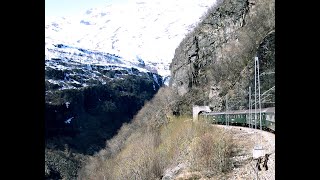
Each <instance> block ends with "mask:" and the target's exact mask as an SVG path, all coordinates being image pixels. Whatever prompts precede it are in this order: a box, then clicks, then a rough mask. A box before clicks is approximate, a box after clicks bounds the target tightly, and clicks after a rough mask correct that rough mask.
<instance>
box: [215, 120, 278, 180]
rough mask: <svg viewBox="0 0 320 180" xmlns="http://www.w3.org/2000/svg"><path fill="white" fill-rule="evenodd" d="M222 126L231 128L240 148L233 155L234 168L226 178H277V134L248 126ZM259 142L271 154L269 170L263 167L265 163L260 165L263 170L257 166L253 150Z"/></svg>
mask: <svg viewBox="0 0 320 180" xmlns="http://www.w3.org/2000/svg"><path fill="white" fill-rule="evenodd" d="M217 126H221V125H217ZM221 127H222V128H226V129H227V130H230V131H231V133H232V134H234V141H235V143H237V144H238V145H239V149H238V150H237V153H236V155H235V156H234V157H233V159H234V163H233V170H232V171H231V172H230V173H228V174H227V176H226V177H225V178H224V179H230V180H231V179H232V180H236V179H250V180H252V179H268V180H272V179H275V134H273V133H270V132H266V131H261V130H254V129H250V128H246V127H238V126H229V127H226V126H221ZM257 144H262V147H263V149H264V152H265V153H266V154H270V156H269V159H268V161H267V166H268V170H265V168H263V167H262V164H263V163H261V165H260V167H261V171H257V170H256V168H255V166H256V163H257V160H253V158H252V150H253V148H254V147H255V145H257ZM262 162H263V161H262ZM256 172H258V173H256ZM257 177H258V178H257Z"/></svg>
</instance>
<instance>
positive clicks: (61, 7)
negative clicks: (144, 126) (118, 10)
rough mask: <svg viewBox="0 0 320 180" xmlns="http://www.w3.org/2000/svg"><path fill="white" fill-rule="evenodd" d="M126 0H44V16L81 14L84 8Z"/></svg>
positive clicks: (124, 0)
mask: <svg viewBox="0 0 320 180" xmlns="http://www.w3.org/2000/svg"><path fill="white" fill-rule="evenodd" d="M126 1H127V0H45V15H46V16H69V15H77V14H82V13H84V12H85V11H86V10H88V9H90V8H94V7H98V6H101V5H104V4H106V3H110V2H112V3H122V2H126Z"/></svg>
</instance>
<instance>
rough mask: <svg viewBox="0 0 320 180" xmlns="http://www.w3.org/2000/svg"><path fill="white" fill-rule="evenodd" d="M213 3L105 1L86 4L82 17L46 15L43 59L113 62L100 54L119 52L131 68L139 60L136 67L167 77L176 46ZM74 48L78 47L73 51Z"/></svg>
mask: <svg viewBox="0 0 320 180" xmlns="http://www.w3.org/2000/svg"><path fill="white" fill-rule="evenodd" d="M215 2H216V1H215V0H129V1H128V2H127V3H121V4H120V3H119V4H110V3H108V2H106V4H105V5H104V6H101V7H97V8H93V9H88V10H87V11H86V12H84V13H83V15H82V16H77V17H56V18H47V17H46V27H45V28H46V29H45V36H46V60H47V61H50V60H51V59H63V58H61V56H63V57H64V56H65V55H66V56H68V58H71V59H73V60H74V61H76V62H77V63H85V64H90V63H96V64H99V63H100V64H101V63H102V64H103V63H113V64H115V63H117V62H111V61H105V58H104V57H105V55H106V54H113V55H114V56H117V57H119V58H120V57H121V58H120V59H121V60H120V61H121V63H120V64H119V66H126V67H129V66H132V67H136V66H139V64H140V65H141V63H142V62H143V64H144V67H138V68H140V70H141V71H144V70H142V69H146V70H147V71H151V72H154V73H157V74H159V75H161V76H162V77H168V76H170V71H169V64H170V63H171V60H172V58H173V56H174V51H175V49H176V47H177V46H178V44H179V43H180V41H181V40H182V39H183V38H184V36H185V35H186V33H188V32H189V31H191V30H192V29H193V27H195V25H196V23H197V22H199V20H200V17H201V16H202V15H203V13H204V12H205V11H206V10H207V9H208V8H209V7H210V6H212V5H213V4H214V3H215ZM58 45H63V46H65V48H61V47H57V46H58ZM79 49H81V50H83V51H81V50H80V52H78V51H79ZM84 51H87V52H86V53H84ZM89 52H91V53H89ZM81 53H82V55H79V54H81ZM89 54H90V55H89ZM99 59H100V60H99ZM48 63H49V62H48Z"/></svg>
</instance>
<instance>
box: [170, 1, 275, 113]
mask: <svg viewBox="0 0 320 180" xmlns="http://www.w3.org/2000/svg"><path fill="white" fill-rule="evenodd" d="M222 2H223V3H221V5H218V6H216V7H213V8H212V9H210V10H209V11H208V13H207V14H206V16H205V19H204V20H203V21H202V22H201V23H199V25H198V26H197V27H196V28H195V29H194V31H192V32H190V33H189V34H188V35H187V36H186V37H185V38H184V39H183V40H182V42H181V43H180V45H179V46H178V47H177V48H176V50H175V56H174V58H173V60H172V63H171V64H170V70H171V82H170V85H171V86H172V87H173V89H175V90H176V91H177V93H178V94H179V97H180V100H179V103H178V104H177V106H176V111H177V112H180V113H182V114H183V113H190V112H192V111H191V109H192V105H193V104H195V105H204V104H205V105H209V106H211V107H213V108H214V110H215V111H221V110H224V109H225V107H226V106H225V101H226V98H228V100H229V102H230V103H228V106H229V108H232V109H239V108H240V109H241V108H246V107H248V99H249V95H248V91H249V86H251V87H252V94H253V93H254V59H255V57H258V58H259V62H260V74H261V75H262V74H264V76H261V79H260V81H261V93H263V92H266V91H267V90H270V91H269V92H273V93H272V94H271V99H273V100H274V85H275V84H274V64H275V63H274V61H275V58H274V54H275V46H274V37H275V5H274V1H269V0H255V1H248V0H224V1H222ZM272 90H273V91H272ZM266 95H267V94H266ZM273 102H274V101H273ZM266 103H267V102H264V104H263V105H262V106H270V104H266ZM268 103H269V102H268ZM271 105H272V104H271Z"/></svg>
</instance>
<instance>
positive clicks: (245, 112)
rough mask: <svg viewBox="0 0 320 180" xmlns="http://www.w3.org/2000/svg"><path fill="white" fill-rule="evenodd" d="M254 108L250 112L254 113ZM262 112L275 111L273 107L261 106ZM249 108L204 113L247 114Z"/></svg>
mask: <svg viewBox="0 0 320 180" xmlns="http://www.w3.org/2000/svg"><path fill="white" fill-rule="evenodd" d="M254 111H255V110H254V109H252V113H254ZM261 112H262V113H270V112H271V113H275V107H268V108H263V109H261ZM248 113H249V110H248V109H245V110H229V111H223V112H209V113H204V114H207V115H220V114H248ZM257 113H259V109H257Z"/></svg>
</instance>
